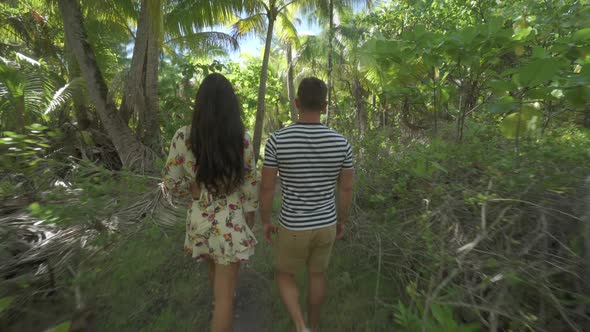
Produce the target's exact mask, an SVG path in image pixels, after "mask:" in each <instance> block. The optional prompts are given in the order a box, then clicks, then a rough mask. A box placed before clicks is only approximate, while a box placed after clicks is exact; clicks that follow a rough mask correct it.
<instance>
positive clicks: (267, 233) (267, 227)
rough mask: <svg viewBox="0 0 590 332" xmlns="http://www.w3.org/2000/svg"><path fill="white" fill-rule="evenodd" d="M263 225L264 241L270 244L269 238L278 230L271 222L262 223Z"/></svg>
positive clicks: (270, 239)
mask: <svg viewBox="0 0 590 332" xmlns="http://www.w3.org/2000/svg"><path fill="white" fill-rule="evenodd" d="M263 227H264V229H263V232H264V239H265V240H266V242H268V244H272V238H271V236H272V235H273V234H276V233H277V231H278V228H277V226H275V225H273V224H271V223H268V224H264V226H263Z"/></svg>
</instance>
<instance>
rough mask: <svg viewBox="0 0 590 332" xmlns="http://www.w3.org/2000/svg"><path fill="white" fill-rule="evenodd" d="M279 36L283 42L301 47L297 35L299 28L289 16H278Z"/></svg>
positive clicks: (282, 14)
mask: <svg viewBox="0 0 590 332" xmlns="http://www.w3.org/2000/svg"><path fill="white" fill-rule="evenodd" d="M277 23H278V27H279V29H277V35H278V36H279V40H280V41H282V42H290V43H292V44H293V45H294V46H296V47H299V36H298V35H297V28H296V27H295V24H294V23H293V19H290V18H289V17H288V16H287V14H285V13H283V12H281V13H279V14H278V15H277Z"/></svg>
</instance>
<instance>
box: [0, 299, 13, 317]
mask: <svg viewBox="0 0 590 332" xmlns="http://www.w3.org/2000/svg"><path fill="white" fill-rule="evenodd" d="M12 301H14V297H12V296H6V297H3V298H1V299H0V313H1V312H3V311H5V310H6V309H8V307H9V306H10V304H11V303H12Z"/></svg>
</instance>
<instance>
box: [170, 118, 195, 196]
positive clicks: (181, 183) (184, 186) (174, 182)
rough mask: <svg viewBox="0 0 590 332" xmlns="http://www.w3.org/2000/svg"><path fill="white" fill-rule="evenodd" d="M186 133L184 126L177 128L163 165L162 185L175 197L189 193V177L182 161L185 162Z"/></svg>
mask: <svg viewBox="0 0 590 332" xmlns="http://www.w3.org/2000/svg"><path fill="white" fill-rule="evenodd" d="M186 135H188V134H187V133H185V130H184V128H180V129H178V131H176V134H174V138H173V139H172V144H170V152H169V153H168V159H167V160H166V166H165V167H164V186H165V187H166V189H168V192H169V193H170V194H172V195H173V196H175V197H179V198H185V197H187V196H188V195H189V194H190V185H191V182H192V180H191V177H190V176H189V175H188V174H187V173H186V172H185V169H184V163H186V153H187V152H188V149H187V147H186V143H185V140H186V139H188V137H186Z"/></svg>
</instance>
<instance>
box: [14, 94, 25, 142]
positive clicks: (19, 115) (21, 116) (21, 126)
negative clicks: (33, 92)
mask: <svg viewBox="0 0 590 332" xmlns="http://www.w3.org/2000/svg"><path fill="white" fill-rule="evenodd" d="M15 108H16V121H17V132H18V133H19V134H24V133H25V125H26V124H25V96H24V95H23V96H20V97H18V98H17V99H16V107H15Z"/></svg>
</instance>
